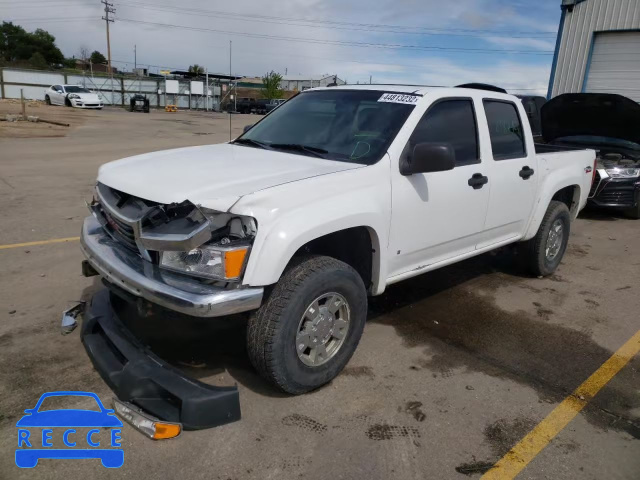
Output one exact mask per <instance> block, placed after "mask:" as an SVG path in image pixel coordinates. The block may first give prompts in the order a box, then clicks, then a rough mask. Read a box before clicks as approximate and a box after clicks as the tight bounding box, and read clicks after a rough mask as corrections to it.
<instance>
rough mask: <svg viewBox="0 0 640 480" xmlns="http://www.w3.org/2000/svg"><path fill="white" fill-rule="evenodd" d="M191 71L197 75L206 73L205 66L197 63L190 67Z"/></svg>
mask: <svg viewBox="0 0 640 480" xmlns="http://www.w3.org/2000/svg"><path fill="white" fill-rule="evenodd" d="M189 73H195V74H196V75H202V74H203V73H204V68H203V67H201V66H200V65H198V64H197V63H196V64H195V65H191V66H190V67H189Z"/></svg>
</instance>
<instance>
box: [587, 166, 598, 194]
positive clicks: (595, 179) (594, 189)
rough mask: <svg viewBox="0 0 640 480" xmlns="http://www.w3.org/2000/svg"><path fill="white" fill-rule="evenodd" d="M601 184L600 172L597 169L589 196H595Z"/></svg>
mask: <svg viewBox="0 0 640 480" xmlns="http://www.w3.org/2000/svg"><path fill="white" fill-rule="evenodd" d="M599 185H600V173H599V172H598V171H597V170H596V174H595V175H594V176H593V182H592V183H591V190H590V191H589V197H593V196H594V195H595V194H596V191H597V190H598V186H599Z"/></svg>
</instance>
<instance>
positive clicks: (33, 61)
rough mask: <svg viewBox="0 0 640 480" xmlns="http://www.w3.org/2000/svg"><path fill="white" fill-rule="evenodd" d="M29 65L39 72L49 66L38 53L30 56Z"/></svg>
mask: <svg viewBox="0 0 640 480" xmlns="http://www.w3.org/2000/svg"><path fill="white" fill-rule="evenodd" d="M29 65H30V66H32V67H34V68H38V69H41V70H45V69H46V68H47V67H48V66H49V64H48V63H47V61H46V60H45V59H44V56H43V55H42V54H41V53H40V52H36V53H34V54H33V55H31V58H30V59H29Z"/></svg>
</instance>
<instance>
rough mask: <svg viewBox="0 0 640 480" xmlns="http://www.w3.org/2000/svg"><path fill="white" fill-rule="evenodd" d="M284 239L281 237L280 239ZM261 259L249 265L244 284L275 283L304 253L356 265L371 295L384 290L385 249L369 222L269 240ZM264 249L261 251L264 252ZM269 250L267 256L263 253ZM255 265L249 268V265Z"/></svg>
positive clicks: (258, 253)
mask: <svg viewBox="0 0 640 480" xmlns="http://www.w3.org/2000/svg"><path fill="white" fill-rule="evenodd" d="M279 240H281V239H279ZM263 243H264V245H263V246H262V248H261V249H260V252H256V256H257V258H258V260H257V261H256V262H255V264H253V265H248V267H247V273H246V275H245V278H244V283H246V284H249V285H263V286H266V285H272V284H274V283H276V282H277V281H278V280H279V278H280V277H281V276H282V273H283V272H284V270H285V269H286V268H287V266H288V265H289V264H290V263H291V262H292V260H293V259H294V258H296V257H299V256H300V255H304V254H316V255H326V256H328V257H332V258H335V259H337V260H340V261H343V262H345V263H347V264H348V265H350V266H351V267H353V268H354V269H355V270H356V271H357V272H358V273H359V274H360V276H361V277H362V280H363V282H364V284H365V287H366V288H367V290H368V292H369V293H371V294H374V295H375V294H379V293H381V292H382V291H383V290H384V282H382V278H383V272H382V271H381V270H382V265H383V259H382V256H383V250H382V248H381V243H382V242H381V239H380V235H379V234H378V232H377V230H376V229H375V228H373V227H372V226H369V225H353V226H344V227H342V228H333V229H327V230H326V231H320V232H318V231H316V232H305V233H303V234H301V235H299V236H298V237H297V238H295V239H292V240H291V241H290V242H287V243H286V244H284V243H283V242H278V241H274V239H271V240H270V239H267V240H266V241H265V242H263ZM261 252H262V253H261ZM265 252H269V254H268V255H264V253H265ZM250 266H251V267H252V268H249V267H250Z"/></svg>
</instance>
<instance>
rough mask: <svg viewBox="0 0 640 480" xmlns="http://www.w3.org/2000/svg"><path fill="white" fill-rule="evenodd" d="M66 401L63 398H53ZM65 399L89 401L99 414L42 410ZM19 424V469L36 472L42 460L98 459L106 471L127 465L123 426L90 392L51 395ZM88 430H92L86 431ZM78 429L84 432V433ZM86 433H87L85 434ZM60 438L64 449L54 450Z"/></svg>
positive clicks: (17, 450)
mask: <svg viewBox="0 0 640 480" xmlns="http://www.w3.org/2000/svg"><path fill="white" fill-rule="evenodd" d="M52 397H63V398H61V399H60V398H52ZM64 397H89V398H92V399H94V400H95V401H96V403H97V406H98V407H99V411H97V410H81V409H60V408H58V409H53V410H44V409H42V408H41V407H42V403H43V402H44V401H45V400H47V399H50V400H48V401H47V402H48V403H50V402H51V401H52V400H53V401H56V402H57V403H59V402H60V401H61V400H65V399H64ZM24 412H25V413H26V415H25V416H24V417H22V418H21V419H20V420H18V423H16V427H18V448H17V449H16V465H17V466H18V467H20V468H33V467H35V466H36V465H37V464H38V460H39V459H41V458H55V459H83V458H99V459H100V460H101V462H102V465H103V466H105V467H107V468H119V467H121V466H122V464H123V463H124V451H123V450H122V448H119V447H120V446H121V444H120V442H121V440H122V437H121V432H122V431H121V427H122V422H121V421H120V420H119V419H118V417H116V416H115V414H114V411H113V410H111V409H108V408H105V407H104V405H103V404H102V402H101V401H100V398H98V396H97V395H96V394H95V393H91V392H48V393H45V394H43V395H42V396H41V397H40V400H38V403H37V404H36V406H35V407H34V408H32V409H27V410H25V411H24ZM87 428H90V429H89V430H87ZM76 429H83V431H82V432H80V431H78V430H76ZM84 430H87V431H86V433H85V432H84ZM54 434H55V435H56V437H58V436H60V435H61V439H62V443H63V444H64V446H65V448H54V444H53V437H54ZM85 447H86V448H85Z"/></svg>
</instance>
